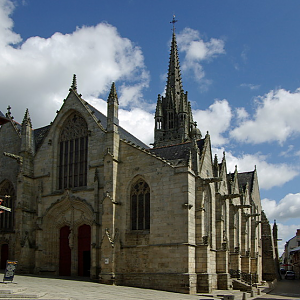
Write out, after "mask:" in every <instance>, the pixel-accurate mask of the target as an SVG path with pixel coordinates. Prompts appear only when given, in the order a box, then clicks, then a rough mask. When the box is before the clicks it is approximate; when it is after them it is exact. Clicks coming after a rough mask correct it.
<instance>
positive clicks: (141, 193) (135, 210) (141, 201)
mask: <svg viewBox="0 0 300 300" xmlns="http://www.w3.org/2000/svg"><path fill="white" fill-rule="evenodd" d="M131 229H132V230H149V229H150V188H149V186H148V184H147V183H146V182H145V181H144V180H142V179H140V180H138V181H137V182H136V183H135V184H134V185H133V186H132V188H131Z"/></svg>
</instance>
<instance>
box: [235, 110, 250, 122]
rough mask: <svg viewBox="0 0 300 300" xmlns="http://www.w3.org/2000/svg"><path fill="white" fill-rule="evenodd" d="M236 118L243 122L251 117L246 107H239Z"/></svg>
mask: <svg viewBox="0 0 300 300" xmlns="http://www.w3.org/2000/svg"><path fill="white" fill-rule="evenodd" d="M235 112H236V116H237V118H238V120H240V121H242V120H245V119H247V118H248V117H249V114H248V113H247V111H246V109H245V108H244V107H238V108H236V111H235Z"/></svg>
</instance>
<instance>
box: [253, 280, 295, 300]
mask: <svg viewBox="0 0 300 300" xmlns="http://www.w3.org/2000/svg"><path fill="white" fill-rule="evenodd" d="M255 299H259V300H260V299H261V300H263V299H281V300H282V299H289V300H291V299H295V300H298V299H299V300H300V280H299V279H295V280H286V279H282V280H280V281H278V285H277V287H276V288H275V289H274V290H273V291H272V292H270V293H269V294H267V295H264V296H263V297H259V298H255Z"/></svg>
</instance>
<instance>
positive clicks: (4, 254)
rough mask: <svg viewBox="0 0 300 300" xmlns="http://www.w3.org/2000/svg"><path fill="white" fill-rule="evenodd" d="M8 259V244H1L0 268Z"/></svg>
mask: <svg viewBox="0 0 300 300" xmlns="http://www.w3.org/2000/svg"><path fill="white" fill-rule="evenodd" d="M7 260H8V244H3V245H2V246H1V265H0V268H1V269H5V268H6V261H7Z"/></svg>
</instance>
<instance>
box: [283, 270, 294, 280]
mask: <svg viewBox="0 0 300 300" xmlns="http://www.w3.org/2000/svg"><path fill="white" fill-rule="evenodd" d="M284 278H285V279H295V272H294V271H286V273H285V276H284Z"/></svg>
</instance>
